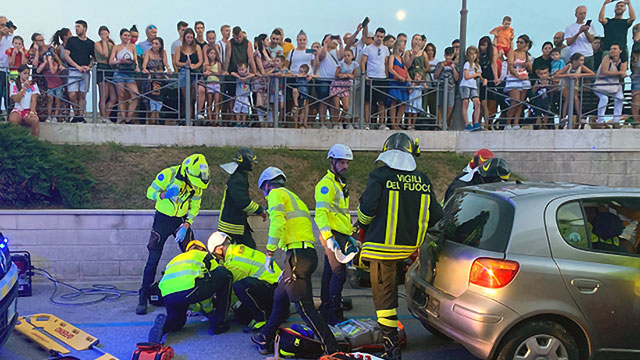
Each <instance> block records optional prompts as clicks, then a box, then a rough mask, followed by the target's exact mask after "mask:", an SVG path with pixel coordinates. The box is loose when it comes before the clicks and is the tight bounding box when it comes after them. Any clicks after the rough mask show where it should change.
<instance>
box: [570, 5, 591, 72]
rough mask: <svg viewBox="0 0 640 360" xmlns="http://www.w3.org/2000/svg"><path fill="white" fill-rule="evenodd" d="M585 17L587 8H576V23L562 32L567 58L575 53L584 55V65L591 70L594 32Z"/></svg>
mask: <svg viewBox="0 0 640 360" xmlns="http://www.w3.org/2000/svg"><path fill="white" fill-rule="evenodd" d="M586 17H587V7H586V6H583V5H581V6H578V7H577V8H576V22H575V23H574V24H571V25H569V26H567V28H566V29H565V30H564V38H565V40H567V46H569V56H572V55H573V54H575V53H580V54H582V55H584V65H585V66H586V67H588V68H589V69H591V70H593V46H591V43H592V42H593V41H594V40H595V36H596V32H595V31H594V30H593V27H592V26H591V20H587V21H586V23H585V19H586Z"/></svg>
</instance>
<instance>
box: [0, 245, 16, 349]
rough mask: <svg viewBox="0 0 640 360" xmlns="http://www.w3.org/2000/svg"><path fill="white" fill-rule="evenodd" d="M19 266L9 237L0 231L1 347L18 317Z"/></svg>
mask: <svg viewBox="0 0 640 360" xmlns="http://www.w3.org/2000/svg"><path fill="white" fill-rule="evenodd" d="M17 299H18V267H17V266H16V265H15V264H14V263H13V262H11V254H10V253H9V239H7V238H6V237H5V236H4V235H2V233H0V348H1V347H2V345H4V343H5V342H6V341H7V339H8V338H9V335H10V334H11V332H12V331H13V327H14V326H15V324H16V321H17V319H18V316H17V311H16V309H17Z"/></svg>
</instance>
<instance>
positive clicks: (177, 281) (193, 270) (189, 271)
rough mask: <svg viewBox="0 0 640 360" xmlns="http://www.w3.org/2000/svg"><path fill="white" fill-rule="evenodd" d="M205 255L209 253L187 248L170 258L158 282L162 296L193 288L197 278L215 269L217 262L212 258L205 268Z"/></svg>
mask: <svg viewBox="0 0 640 360" xmlns="http://www.w3.org/2000/svg"><path fill="white" fill-rule="evenodd" d="M207 255H209V253H208V252H206V251H200V250H189V251H187V252H184V253H182V254H179V255H178V256H176V257H174V258H173V259H171V261H170V262H169V263H168V264H167V267H166V269H165V271H164V275H163V276H162V279H161V280H160V283H159V284H158V287H159V288H160V292H161V293H162V296H167V295H169V294H173V293H176V292H179V291H184V290H189V289H193V288H194V287H195V286H196V279H197V278H201V277H204V276H205V273H207V272H210V271H212V270H213V269H215V268H216V267H217V266H218V264H217V263H216V262H215V260H213V259H211V265H210V267H209V268H208V269H207V266H206V265H205V261H204V260H205V257H206V256H207ZM209 256H210V255H209Z"/></svg>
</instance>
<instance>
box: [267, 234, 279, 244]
mask: <svg viewBox="0 0 640 360" xmlns="http://www.w3.org/2000/svg"><path fill="white" fill-rule="evenodd" d="M279 242H280V238H275V237H271V236H269V240H268V241H267V244H268V245H275V246H278V243H279Z"/></svg>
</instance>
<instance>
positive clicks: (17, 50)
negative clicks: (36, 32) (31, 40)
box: [4, 36, 29, 81]
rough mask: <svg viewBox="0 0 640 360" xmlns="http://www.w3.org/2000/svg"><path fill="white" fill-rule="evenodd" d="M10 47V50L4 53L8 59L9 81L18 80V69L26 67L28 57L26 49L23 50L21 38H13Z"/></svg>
mask: <svg viewBox="0 0 640 360" xmlns="http://www.w3.org/2000/svg"><path fill="white" fill-rule="evenodd" d="M12 45H13V47H12V48H9V49H7V50H6V51H5V52H4V53H5V54H6V55H7V56H8V57H9V70H10V75H9V80H11V81H13V80H15V79H17V78H18V67H20V65H27V61H28V60H29V55H28V54H27V49H25V48H24V40H23V39H22V37H21V36H14V37H13V40H12Z"/></svg>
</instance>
